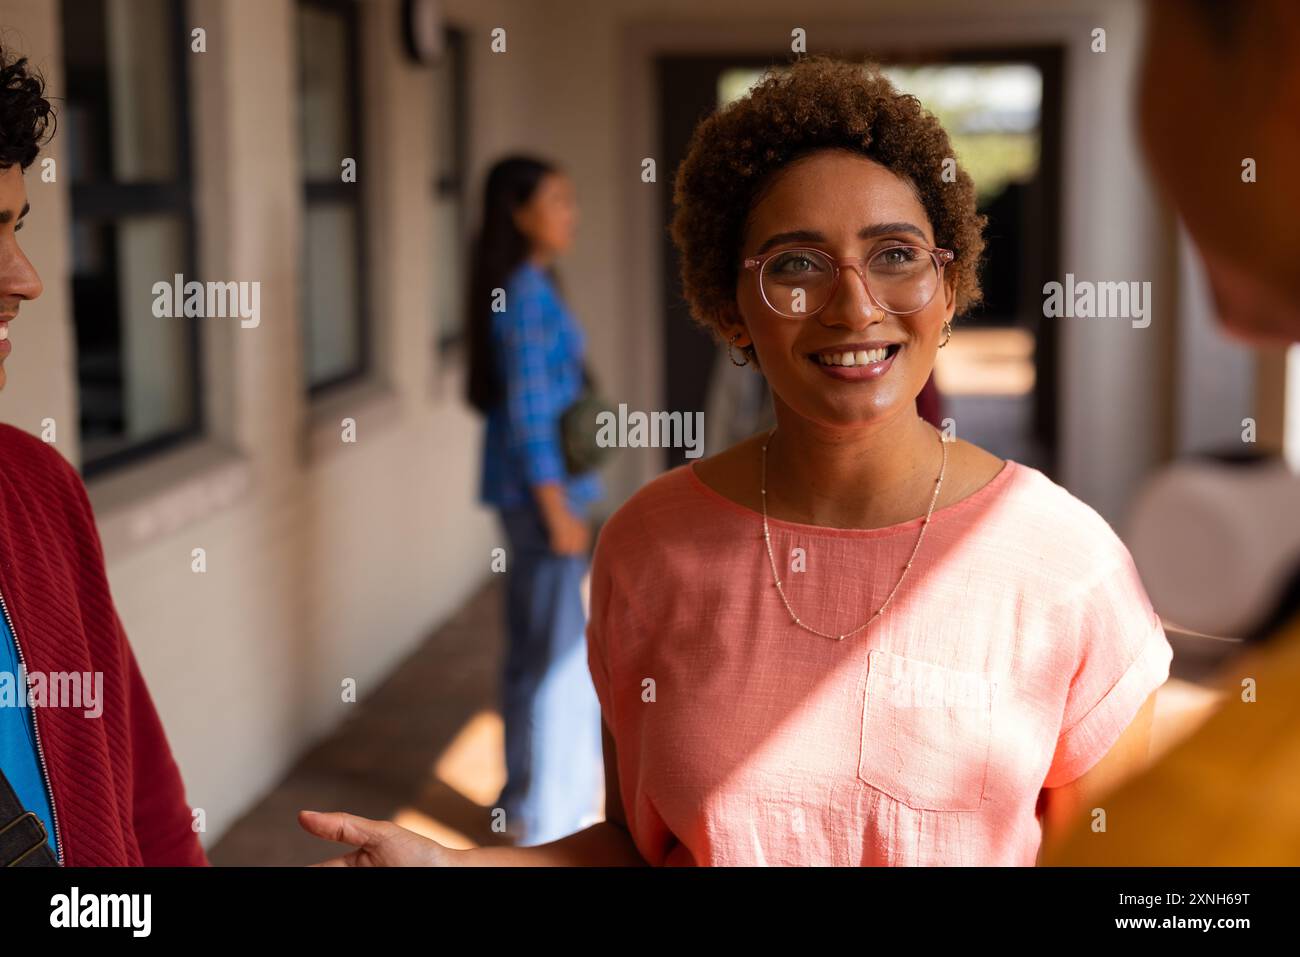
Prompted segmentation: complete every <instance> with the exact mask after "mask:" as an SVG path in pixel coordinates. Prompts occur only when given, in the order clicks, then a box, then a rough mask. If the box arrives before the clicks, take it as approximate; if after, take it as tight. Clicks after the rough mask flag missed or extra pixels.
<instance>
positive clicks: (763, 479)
mask: <svg viewBox="0 0 1300 957" xmlns="http://www.w3.org/2000/svg"><path fill="white" fill-rule="evenodd" d="M935 434H937V435H938V436H939V445H940V446H941V447H942V448H943V462H942V463H941V464H940V465H939V477H938V478H937V479H936V480H935V483H934V494H933V495H931V496H930V508H929V509H928V510H927V511H926V513H925V519H924V520H923V521H922V522H921V531H920V533H919V534H918V535H917V536H916V544H915V545H913V546H912V554H911V555H910V556H909V557H908V559H907V564H906V565H904V566H903V574H901V575H900V576H898V582H897V584H895V585H894V588H893V590H892V591H890V593H889V595H888V596H887V597H886V598H885V602H884V604H882V605H881V606H880V608H879V609H877V611H876V613H875V614H874V615H872V616H871V617H870V618H868V619H867V620H866V621H865V622H863V623H862V624H860V625H858V627H856V628H854V629H853V630H852V631H846V632H845V633H844V634H842V635H829V634H827V633H826V632H824V631H818V630H817V629H816V628H813V627H812V626H811V625H808V624H805V623H804V622H803V621H802V620H801V619H800V618H799V616H798V615H797V614H796V613H795V610H794V609H793V608H792V607H790V599H788V598H786V597H785V586H784V584H783V583H782V581H781V576H780V574H778V573H777V570H776V556H775V555H773V554H772V533H771V532H770V531H769V530H768V527H767V446H768V443H769V442H771V441H772V436H774V435H776V426H773V427H772V431H771V432H769V433H767V439H766V441H764V442H763V468H762V473H761V475H760V479H759V488H760V492H761V494H760V496H759V497H760V498H761V499H762V502H763V543H764V544H765V545H766V546H767V560H768V562H769V563H770V564H771V566H772V581H773V582H774V583H775V585H776V591H777V594H779V595H780V596H781V602H782V603H783V604H784V605H785V610H786V611H788V612H789V613H790V619H791V620H792V621H793V622H794V623H795V624H796V625H798V626H799V627H800V628H802V629H803V630H804V631H810V632H812V633H813V634H814V635H820V636H821V637H822V638H829V639H831V641H843V640H844V639H845V638H850V637H852V636H853V635H856V634H857V633H858V632H860V631H861V630H862V629H863V628H866V627H867V626H868V625H870V624H871V623H872V622H873V621H875V620H876V619H877V618H879V617H880V616H881V615H883V614H884V613H885V609H886V608H888V607H889V603H890V602H891V601H893V600H894V595H895V594H896V593H897V592H898V589H899V586H901V585H902V584H903V579H905V578H906V577H907V573H908V572H909V571H911V570H912V561H913V559H915V558H916V553H917V552H918V551H920V549H921V542H923V541H924V540H925V530H926V529H927V528H928V527H929V525H930V517H931V516H932V515H934V503H935V502H937V501H939V490H940V489H941V488H943V473H944V472H945V471H947V469H948V442H947V440H946V439H945V438H944V437H943V433H942V432H940V431H939V430H938V429H935Z"/></svg>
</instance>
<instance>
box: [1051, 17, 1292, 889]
mask: <svg viewBox="0 0 1300 957" xmlns="http://www.w3.org/2000/svg"><path fill="white" fill-rule="evenodd" d="M1175 78H1176V81H1175ZM1138 96H1139V100H1138V117H1139V124H1140V131H1141V138H1142V146H1143V149H1144V151H1145V153H1146V157H1147V160H1148V163H1149V165H1150V167H1151V171H1152V173H1153V174H1154V179H1155V182H1156V184H1157V185H1158V187H1159V188H1160V190H1161V191H1162V193H1163V194H1164V196H1165V198H1166V199H1167V200H1168V201H1169V202H1170V203H1171V204H1172V206H1173V207H1174V209H1175V210H1176V211H1177V212H1178V214H1179V216H1180V217H1181V218H1182V220H1183V222H1184V223H1185V225H1186V227H1187V230H1188V232H1189V233H1190V235H1191V237H1192V240H1193V242H1194V243H1195V245H1196V247H1197V251H1198V252H1199V254H1200V256H1201V259H1202V262H1203V264H1204V267H1205V272H1206V277H1207V279H1208V281H1209V285H1210V289H1211V293H1212V295H1213V298H1214V303H1215V307H1216V312H1217V314H1218V317H1219V321H1220V322H1221V323H1222V325H1223V327H1224V330H1225V331H1226V332H1227V333H1228V334H1229V335H1230V336H1232V337H1233V338H1236V339H1238V340H1241V341H1244V342H1253V343H1269V342H1272V343H1277V342H1297V341H1300V265H1298V264H1300V225H1298V224H1300V175H1297V166H1296V157H1297V156H1300V4H1297V3H1295V2H1294V0H1250V2H1246V3H1232V4H1229V3H1223V2H1220V0H1152V2H1150V3H1149V4H1148V6H1147V25H1146V39H1145V48H1144V53H1143V64H1142V69H1141V77H1140V87H1139V94H1138ZM1248 157H1249V158H1251V159H1254V160H1255V163H1256V169H1257V172H1258V178H1257V180H1256V181H1255V182H1246V181H1244V180H1243V177H1242V169H1243V161H1244V160H1245V159H1246V158H1248ZM1178 468H1179V466H1174V467H1173V468H1171V470H1170V472H1173V471H1175V470H1177V469H1178ZM1242 479H1243V480H1239V481H1233V480H1232V479H1227V480H1224V482H1223V486H1222V489H1223V490H1222V494H1223V495H1225V496H1233V497H1234V501H1235V504H1236V506H1237V507H1245V508H1252V509H1262V510H1263V511H1264V512H1265V515H1264V516H1263V518H1262V521H1263V522H1264V523H1270V522H1271V523H1278V522H1282V523H1290V525H1291V526H1294V525H1295V524H1296V523H1300V515H1298V514H1296V513H1295V512H1294V511H1293V510H1292V508H1289V507H1288V508H1277V507H1271V506H1276V505H1277V504H1278V503H1280V502H1283V501H1294V499H1295V495H1294V483H1295V482H1297V481H1300V479H1297V478H1296V477H1295V476H1294V475H1291V476H1290V477H1289V480H1288V481H1289V484H1290V485H1291V489H1280V490H1279V491H1280V494H1277V495H1273V496H1269V497H1268V498H1264V497H1260V496H1258V495H1256V494H1253V492H1254V490H1256V489H1259V488H1267V487H1269V486H1270V484H1271V485H1272V487H1274V488H1277V484H1276V483H1267V482H1266V483H1264V484H1263V485H1261V484H1260V483H1258V482H1255V481H1252V480H1251V479H1250V478H1248V477H1247V474H1246V473H1245V472H1244V471H1243V475H1242ZM1166 487H1172V486H1166ZM1195 518H1196V516H1192V515H1187V516H1181V521H1182V522H1184V523H1185V522H1187V521H1194V520H1195ZM1171 519H1172V520H1173V521H1178V520H1179V519H1178V518H1174V517H1172V516H1171ZM1174 531H1175V529H1172V528H1171V529H1170V532H1171V536H1170V537H1171V538H1173V537H1174V536H1173V535H1172V533H1173V532H1174ZM1294 539H1295V536H1294V535H1292V536H1290V537H1287V536H1272V537H1265V536H1256V537H1255V539H1254V540H1253V541H1252V542H1251V543H1243V545H1245V544H1250V545H1254V546H1255V547H1256V548H1258V549H1268V548H1269V547H1270V543H1277V544H1276V545H1275V546H1274V547H1275V548H1277V550H1276V553H1274V554H1259V555H1252V556H1251V559H1252V561H1251V564H1252V565H1253V566H1254V567H1256V568H1258V569H1259V570H1260V574H1262V575H1264V576H1266V577H1267V578H1269V579H1271V581H1270V582H1268V583H1266V584H1263V585H1262V587H1260V588H1259V589H1258V591H1257V594H1258V595H1260V596H1269V600H1268V601H1262V602H1261V604H1260V606H1259V607H1256V608H1253V609H1251V608H1240V609H1234V610H1233V611H1234V614H1233V615H1232V617H1233V618H1234V619H1235V620H1237V621H1239V622H1241V623H1242V634H1241V635H1240V637H1244V638H1247V639H1250V640H1249V641H1248V645H1247V649H1246V651H1245V652H1244V654H1243V655H1241V656H1240V657H1238V658H1237V659H1236V660H1234V661H1233V662H1232V663H1231V664H1230V665H1229V666H1228V667H1227V668H1226V669H1225V672H1224V676H1223V690H1224V692H1225V700H1224V703H1223V704H1222V705H1221V706H1220V707H1219V708H1218V709H1217V710H1216V711H1215V712H1214V714H1212V715H1211V717H1210V718H1209V719H1208V720H1207V721H1206V722H1205V723H1204V724H1203V725H1201V726H1200V727H1199V728H1198V729H1197V730H1196V731H1195V732H1193V733H1192V734H1191V735H1189V736H1188V737H1187V738H1185V739H1184V740H1183V741H1182V742H1180V743H1179V744H1177V745H1175V746H1174V747H1173V748H1172V749H1171V750H1170V751H1169V752H1168V754H1166V755H1165V756H1164V757H1162V758H1161V760H1159V761H1158V762H1156V763H1155V764H1154V765H1153V766H1152V767H1151V768H1150V769H1149V770H1148V771H1147V772H1146V773H1145V774H1143V775H1141V776H1139V777H1136V778H1134V779H1132V780H1130V781H1129V782H1128V783H1126V784H1125V785H1123V786H1122V787H1120V788H1118V789H1117V790H1116V791H1115V792H1114V793H1112V794H1109V795H1107V796H1105V797H1104V799H1103V800H1101V801H1099V802H1098V803H1097V804H1096V807H1098V808H1101V809H1103V810H1104V811H1105V829H1104V830H1102V829H1100V828H1097V829H1096V830H1094V826H1093V816H1092V815H1091V814H1089V815H1088V816H1087V817H1086V818H1084V819H1081V820H1079V821H1078V822H1077V823H1076V825H1075V826H1074V827H1073V828H1072V829H1071V830H1069V831H1067V832H1066V835H1067V836H1065V837H1063V839H1062V840H1061V841H1060V842H1059V843H1056V842H1054V843H1052V844H1050V845H1049V847H1048V849H1047V853H1046V855H1045V858H1044V860H1045V862H1046V863H1048V864H1063V865H1078V864H1082V865H1142V866H1163V865H1169V866H1196V865H1201V866H1282V865H1287V866H1296V865H1300V560H1298V559H1297V556H1296V554H1295V552H1294V549H1293V547H1288V546H1287V544H1286V543H1288V542H1293V541H1294ZM1278 546H1280V547H1278ZM1221 548H1222V549H1223V550H1224V551H1230V549H1229V548H1228V543H1226V542H1225V543H1223V545H1222V546H1221ZM1151 557H1152V558H1153V559H1156V560H1159V558H1161V557H1162V556H1159V555H1158V554H1156V553H1153V555H1152V556H1151ZM1202 557H1203V558H1204V559H1205V562H1206V564H1207V565H1208V566H1209V567H1213V563H1214V562H1215V561H1216V560H1220V559H1218V558H1216V556H1208V555H1207V556H1202ZM1163 558H1164V559H1165V560H1166V561H1168V562H1170V563H1178V564H1181V565H1183V566H1184V567H1186V566H1187V565H1189V564H1195V562H1196V559H1195V558H1194V557H1193V558H1191V559H1190V561H1189V557H1188V556H1186V555H1179V554H1174V553H1170V554H1167V555H1165V556H1163ZM1222 560H1224V561H1228V562H1232V561H1234V560H1240V559H1234V558H1233V556H1232V555H1226V556H1223V558H1222ZM1225 577H1227V576H1225ZM1214 585H1215V583H1214V582H1213V581H1210V582H1203V583H1189V584H1188V587H1193V588H1202V587H1208V588H1213V587H1214ZM1225 600H1231V599H1230V598H1226V597H1225ZM1184 624H1189V625H1195V623H1194V622H1185V623H1184ZM1252 631H1253V634H1251V632H1252ZM1243 679H1252V680H1253V682H1254V688H1255V690H1256V694H1257V697H1256V698H1255V699H1254V700H1243V693H1242V691H1243V689H1242V681H1243ZM1087 810H1089V811H1090V810H1091V809H1087Z"/></svg>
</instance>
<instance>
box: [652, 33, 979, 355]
mask: <svg viewBox="0 0 1300 957" xmlns="http://www.w3.org/2000/svg"><path fill="white" fill-rule="evenodd" d="M835 148H839V149H846V150H851V151H853V152H855V153H860V154H862V155H863V156H866V157H868V158H870V159H872V160H874V161H876V162H877V163H880V164H881V165H882V166H884V167H885V168H887V169H889V170H891V171H892V172H894V173H895V174H896V175H898V176H900V177H902V178H903V179H905V180H907V181H908V182H909V183H910V184H911V185H912V187H913V189H915V190H916V193H917V196H918V198H919V199H920V201H921V204H922V205H923V206H924V207H925V211H926V214H927V215H928V216H929V217H930V224H931V226H932V227H933V228H934V237H935V243H936V244H937V245H938V246H940V247H943V248H947V249H951V250H952V251H953V253H954V254H955V256H956V258H955V259H954V260H953V262H952V264H951V265H950V266H948V269H947V272H946V277H947V279H948V280H949V281H950V282H951V283H952V284H953V286H954V290H955V293H956V314H958V315H960V314H962V313H964V312H966V311H967V310H968V309H969V308H970V307H971V306H973V305H974V304H975V303H977V302H978V301H979V299H980V287H979V276H978V265H979V259H980V254H981V253H982V252H983V250H984V239H983V236H982V233H983V229H984V224H985V222H986V218H985V217H984V216H981V215H979V214H978V213H977V212H976V209H975V184H974V182H973V181H972V180H971V178H970V176H969V175H968V174H967V173H966V172H965V171H964V170H962V169H960V168H958V169H957V172H956V176H955V178H954V177H950V179H954V181H953V182H945V181H944V179H943V169H944V160H945V159H948V158H950V157H952V156H953V150H952V145H951V144H950V143H949V141H948V134H947V133H946V132H944V129H943V127H942V126H940V125H939V121H938V120H937V119H935V118H934V116H933V115H932V114H930V113H929V112H927V111H926V110H925V109H924V108H923V107H922V106H921V103H920V101H919V100H917V99H916V97H914V96H911V95H909V94H902V93H899V92H898V91H897V90H896V89H894V87H893V85H892V84H891V83H890V82H889V80H887V79H886V78H885V77H884V76H883V75H882V74H881V73H880V72H879V70H878V69H877V68H876V67H873V66H864V65H862V64H856V63H849V62H846V61H843V60H836V59H833V58H830V57H826V56H823V55H817V56H810V57H806V58H801V59H799V60H797V61H796V62H794V63H793V64H792V65H790V66H789V68H788V69H786V70H784V71H780V72H778V71H769V72H768V73H767V74H766V75H765V76H764V77H763V79H762V81H761V82H759V83H758V84H757V85H756V86H755V87H754V88H753V89H752V90H751V91H750V92H749V93H748V94H747V95H746V96H744V97H743V98H741V99H739V100H737V101H736V102H735V103H732V104H731V105H729V106H727V107H726V108H725V109H722V110H719V111H718V112H717V113H714V114H713V115H711V116H709V117H707V118H706V119H704V120H702V121H701V122H700V124H699V126H697V127H696V128H695V132H694V134H693V135H692V137H691V142H690V147H689V150H688V152H687V156H686V159H685V161H683V163H682V165H681V166H680V167H679V168H678V170H677V179H676V183H675V185H674V189H673V203H674V205H675V206H676V211H675V213H674V215H673V221H672V226H671V230H672V237H673V241H674V243H675V244H676V246H677V250H678V253H679V261H680V264H681V266H680V268H681V277H682V288H683V294H684V295H685V298H686V301H687V304H688V305H689V306H690V310H691V316H692V317H693V318H694V319H695V321H696V322H698V323H700V324H701V325H702V326H704V327H705V328H706V329H709V330H710V331H711V332H712V333H713V335H714V338H717V339H720V338H721V327H722V323H723V322H724V321H725V320H726V319H728V318H730V315H731V313H730V309H731V307H732V305H733V304H734V303H735V298H736V278H737V270H738V269H739V262H738V260H739V257H740V247H741V242H742V239H743V233H744V227H745V222H746V220H747V219H748V217H749V213H750V210H751V209H752V208H753V206H754V204H755V203H756V202H757V200H758V198H759V196H760V195H761V192H762V190H763V189H764V188H766V186H767V185H768V184H769V183H770V182H771V180H772V178H773V177H774V174H776V173H777V172H778V171H780V170H781V169H783V168H784V167H786V166H787V165H789V164H790V163H791V162H792V161H793V160H795V159H798V158H800V157H802V156H805V155H807V154H809V153H812V152H815V151H817V150H822V149H835ZM746 351H747V352H750V353H751V355H752V346H751V347H746Z"/></svg>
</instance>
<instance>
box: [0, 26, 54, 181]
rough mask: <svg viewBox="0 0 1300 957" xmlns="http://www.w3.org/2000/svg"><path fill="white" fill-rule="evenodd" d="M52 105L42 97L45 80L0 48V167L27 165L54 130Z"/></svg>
mask: <svg viewBox="0 0 1300 957" xmlns="http://www.w3.org/2000/svg"><path fill="white" fill-rule="evenodd" d="M54 122H55V121H54V108H53V107H51V106H50V101H49V100H47V99H46V98H45V81H44V80H43V79H42V78H41V76H40V74H39V73H36V72H34V71H31V70H29V69H28V67H27V58H26V57H18V58H17V59H12V58H10V56H9V53H8V51H6V50H3V49H0V170H5V169H9V168H10V167H13V166H17V167H19V168H20V169H23V170H25V169H27V167H29V166H31V165H32V163H34V162H36V156H37V154H38V153H40V151H41V145H42V144H43V143H44V142H45V141H46V140H47V139H48V138H49V136H50V135H51V134H52V133H53V132H54Z"/></svg>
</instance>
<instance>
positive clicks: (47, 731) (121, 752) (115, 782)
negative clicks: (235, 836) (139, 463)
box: [0, 425, 208, 867]
mask: <svg viewBox="0 0 1300 957" xmlns="http://www.w3.org/2000/svg"><path fill="white" fill-rule="evenodd" d="M0 593H3V595H4V598H5V602H6V604H7V606H8V608H9V614H10V617H11V618H12V620H13V624H14V631H15V632H16V633H17V638H18V641H19V643H20V644H21V646H22V649H23V654H24V657H25V658H26V664H27V671H28V673H29V674H30V673H33V672H38V671H39V672H47V673H48V672H97V671H100V672H103V674H104V692H103V702H102V704H103V713H102V714H101V715H100V716H99V717H98V718H87V717H85V715H84V709H81V708H64V707H37V708H33V709H32V714H33V715H34V716H35V719H36V721H37V727H38V729H39V732H40V739H41V744H42V748H43V750H44V753H45V763H46V767H47V768H48V772H49V779H50V787H51V788H52V789H53V791H54V814H55V818H56V828H57V830H58V834H59V837H60V839H61V841H62V845H63V857H64V864H65V865H67V866H69V867H124V866H139V865H146V866H151V867H152V866H176V865H205V864H207V863H208V861H207V857H206V856H205V855H204V853H203V848H202V846H201V845H200V844H199V840H198V836H197V834H196V833H195V832H194V830H193V828H192V826H191V820H192V818H191V812H190V808H189V806H188V805H187V804H186V803H185V793H184V787H183V785H182V783H181V775H180V770H179V769H178V768H177V766H176V762H175V760H173V758H172V753H171V749H170V748H169V747H168V745H167V737H166V735H165V734H164V733H163V728H162V723H161V722H160V721H159V720H158V712H157V711H156V710H155V709H154V705H153V701H152V699H150V697H149V690H148V689H147V688H146V687H145V683H144V678H143V677H141V675H140V668H139V666H138V665H137V664H136V660H135V655H134V654H133V653H132V651H131V646H130V644H129V643H128V642H127V638H126V632H125V631H124V630H123V628H122V623H121V622H120V621H119V620H118V617H117V611H116V610H115V609H114V608H113V599H112V596H111V595H110V594H109V590H108V579H107V577H106V576H105V573H104V555H103V550H102V549H101V547H100V543H99V535H98V533H97V532H96V531H95V523H94V516H93V515H92V513H91V510H90V502H89V501H88V500H87V498H86V491H85V488H84V487H83V486H82V484H81V479H80V477H79V476H78V475H77V473H76V472H75V471H74V470H73V468H72V467H71V466H70V465H69V464H68V463H67V462H66V461H65V460H64V459H63V457H62V456H60V455H59V453H58V452H56V451H55V450H54V449H53V448H52V447H50V446H48V445H46V444H45V443H44V442H42V441H40V440H39V439H37V438H34V437H33V436H30V435H28V434H27V433H25V432H21V431H19V430H18V429H15V428H12V427H11V426H7V425H0Z"/></svg>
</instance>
